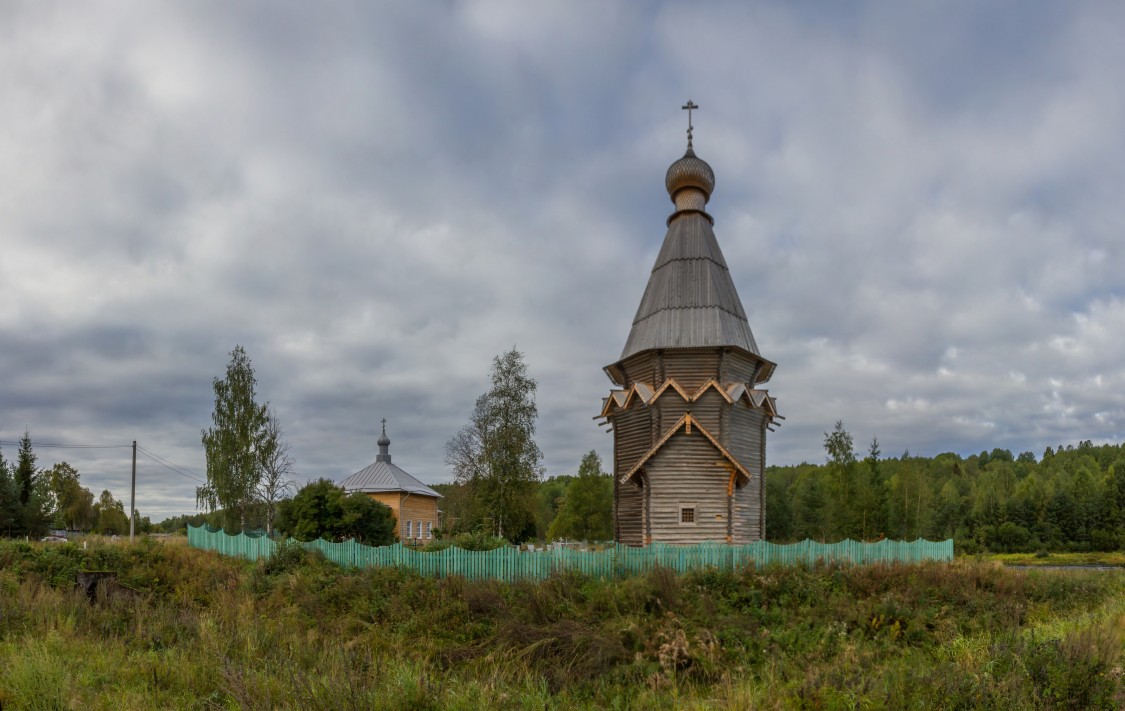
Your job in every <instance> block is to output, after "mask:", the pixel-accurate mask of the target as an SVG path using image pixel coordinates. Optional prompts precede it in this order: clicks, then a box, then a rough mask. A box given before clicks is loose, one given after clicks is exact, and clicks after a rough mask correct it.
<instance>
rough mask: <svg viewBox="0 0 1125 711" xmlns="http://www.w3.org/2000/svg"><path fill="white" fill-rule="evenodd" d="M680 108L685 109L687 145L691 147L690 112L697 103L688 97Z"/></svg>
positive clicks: (697, 106)
mask: <svg viewBox="0 0 1125 711" xmlns="http://www.w3.org/2000/svg"><path fill="white" fill-rule="evenodd" d="M680 108H681V109H686V110H687V147H688V148H691V129H692V125H691V112H692V110H694V109H698V108H699V104H696V103H694V102H693V101H692V100H691V99H688V100H687V103H686V104H684V105H683V106H681V107H680Z"/></svg>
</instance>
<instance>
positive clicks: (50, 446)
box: [0, 439, 133, 449]
mask: <svg viewBox="0 0 1125 711" xmlns="http://www.w3.org/2000/svg"><path fill="white" fill-rule="evenodd" d="M18 446H20V443H19V441H18V440H17V441H14V442H13V441H9V440H6V439H4V440H0V447H18ZM31 446H32V447H33V448H34V449H39V448H40V447H43V448H46V449H128V448H130V447H132V446H133V445H131V444H60V443H57V442H36V441H34V440H33V441H32V442H31Z"/></svg>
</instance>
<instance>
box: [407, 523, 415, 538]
mask: <svg viewBox="0 0 1125 711" xmlns="http://www.w3.org/2000/svg"><path fill="white" fill-rule="evenodd" d="M411 538H414V522H413V521H407V522H406V540H410V539H411Z"/></svg>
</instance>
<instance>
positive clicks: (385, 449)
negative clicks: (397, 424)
mask: <svg viewBox="0 0 1125 711" xmlns="http://www.w3.org/2000/svg"><path fill="white" fill-rule="evenodd" d="M375 443H376V444H378V445H379V455H378V456H377V457H375V461H377V462H390V461H391V450H390V447H391V438H390V437H388V436H387V420H386V419H385V418H384V419H383V434H382V436H381V437H379V439H378V440H377V441H376V442H375Z"/></svg>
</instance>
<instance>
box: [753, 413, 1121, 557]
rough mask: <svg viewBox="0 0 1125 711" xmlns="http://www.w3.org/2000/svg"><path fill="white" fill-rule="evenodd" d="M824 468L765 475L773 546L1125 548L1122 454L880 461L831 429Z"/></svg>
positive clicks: (1063, 452) (1081, 451)
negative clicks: (876, 543)
mask: <svg viewBox="0 0 1125 711" xmlns="http://www.w3.org/2000/svg"><path fill="white" fill-rule="evenodd" d="M824 446H825V451H826V453H827V457H826V459H827V461H826V463H825V464H819V465H818V464H807V463H803V464H800V465H797V466H786V467H769V468H768V469H767V471H766V489H767V493H766V502H767V504H766V505H767V509H766V511H767V515H766V529H767V537H768V538H769V540H771V541H776V542H781V541H793V540H801V539H804V538H811V539H815V540H823V541H833V540H839V539H843V538H852V539H857V540H860V539H862V540H875V539H878V538H884V537H885V538H896V539H907V540H912V539H915V538H929V539H946V538H953V539H954V541H955V545H956V546H957V547H958V550H960V551H974V550H981V549H988V550H993V551H1031V550H1040V549H1047V550H1114V549H1117V548H1120V547H1121V546H1122V544H1123V543H1125V447H1123V446H1122V445H1113V444H1111V445H1101V446H1095V445H1094V444H1092V443H1091V442H1089V441H1085V442H1081V443H1080V444H1078V445H1077V446H1074V445H1067V446H1059V447H1057V448H1052V447H1048V448H1047V449H1046V450H1045V451H1044V453H1043V455H1042V457H1040V458H1038V459H1037V458H1036V456H1035V455H1034V453H1032V452H1023V453H1022V454H1019V455H1018V456H1017V455H1013V454H1012V452H1010V451H1008V450H1006V449H999V448H997V449H993V450H992V451H990V452H987V451H986V452H981V453H980V454H975V455H971V456H969V457H961V456H960V455H957V454H953V453H945V454H939V455H937V456H935V457H915V456H911V455H910V453H909V452H905V453H904V454H903V455H902V456H900V457H897V458H883V457H882V453H881V452H880V450H879V444H878V440H877V439H872V441H871V444H870V445H869V446H868V447H867V451H866V452H865V453H863V454H859V453H856V452H855V451H854V450H855V447H854V443H853V440H852V436H851V434H849V433H848V432H847V430H845V429H844V426H843V423H842V422H837V423H836V427H835V429H834V430H833V431H832V432H830V433H826V434H825V441H824Z"/></svg>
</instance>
